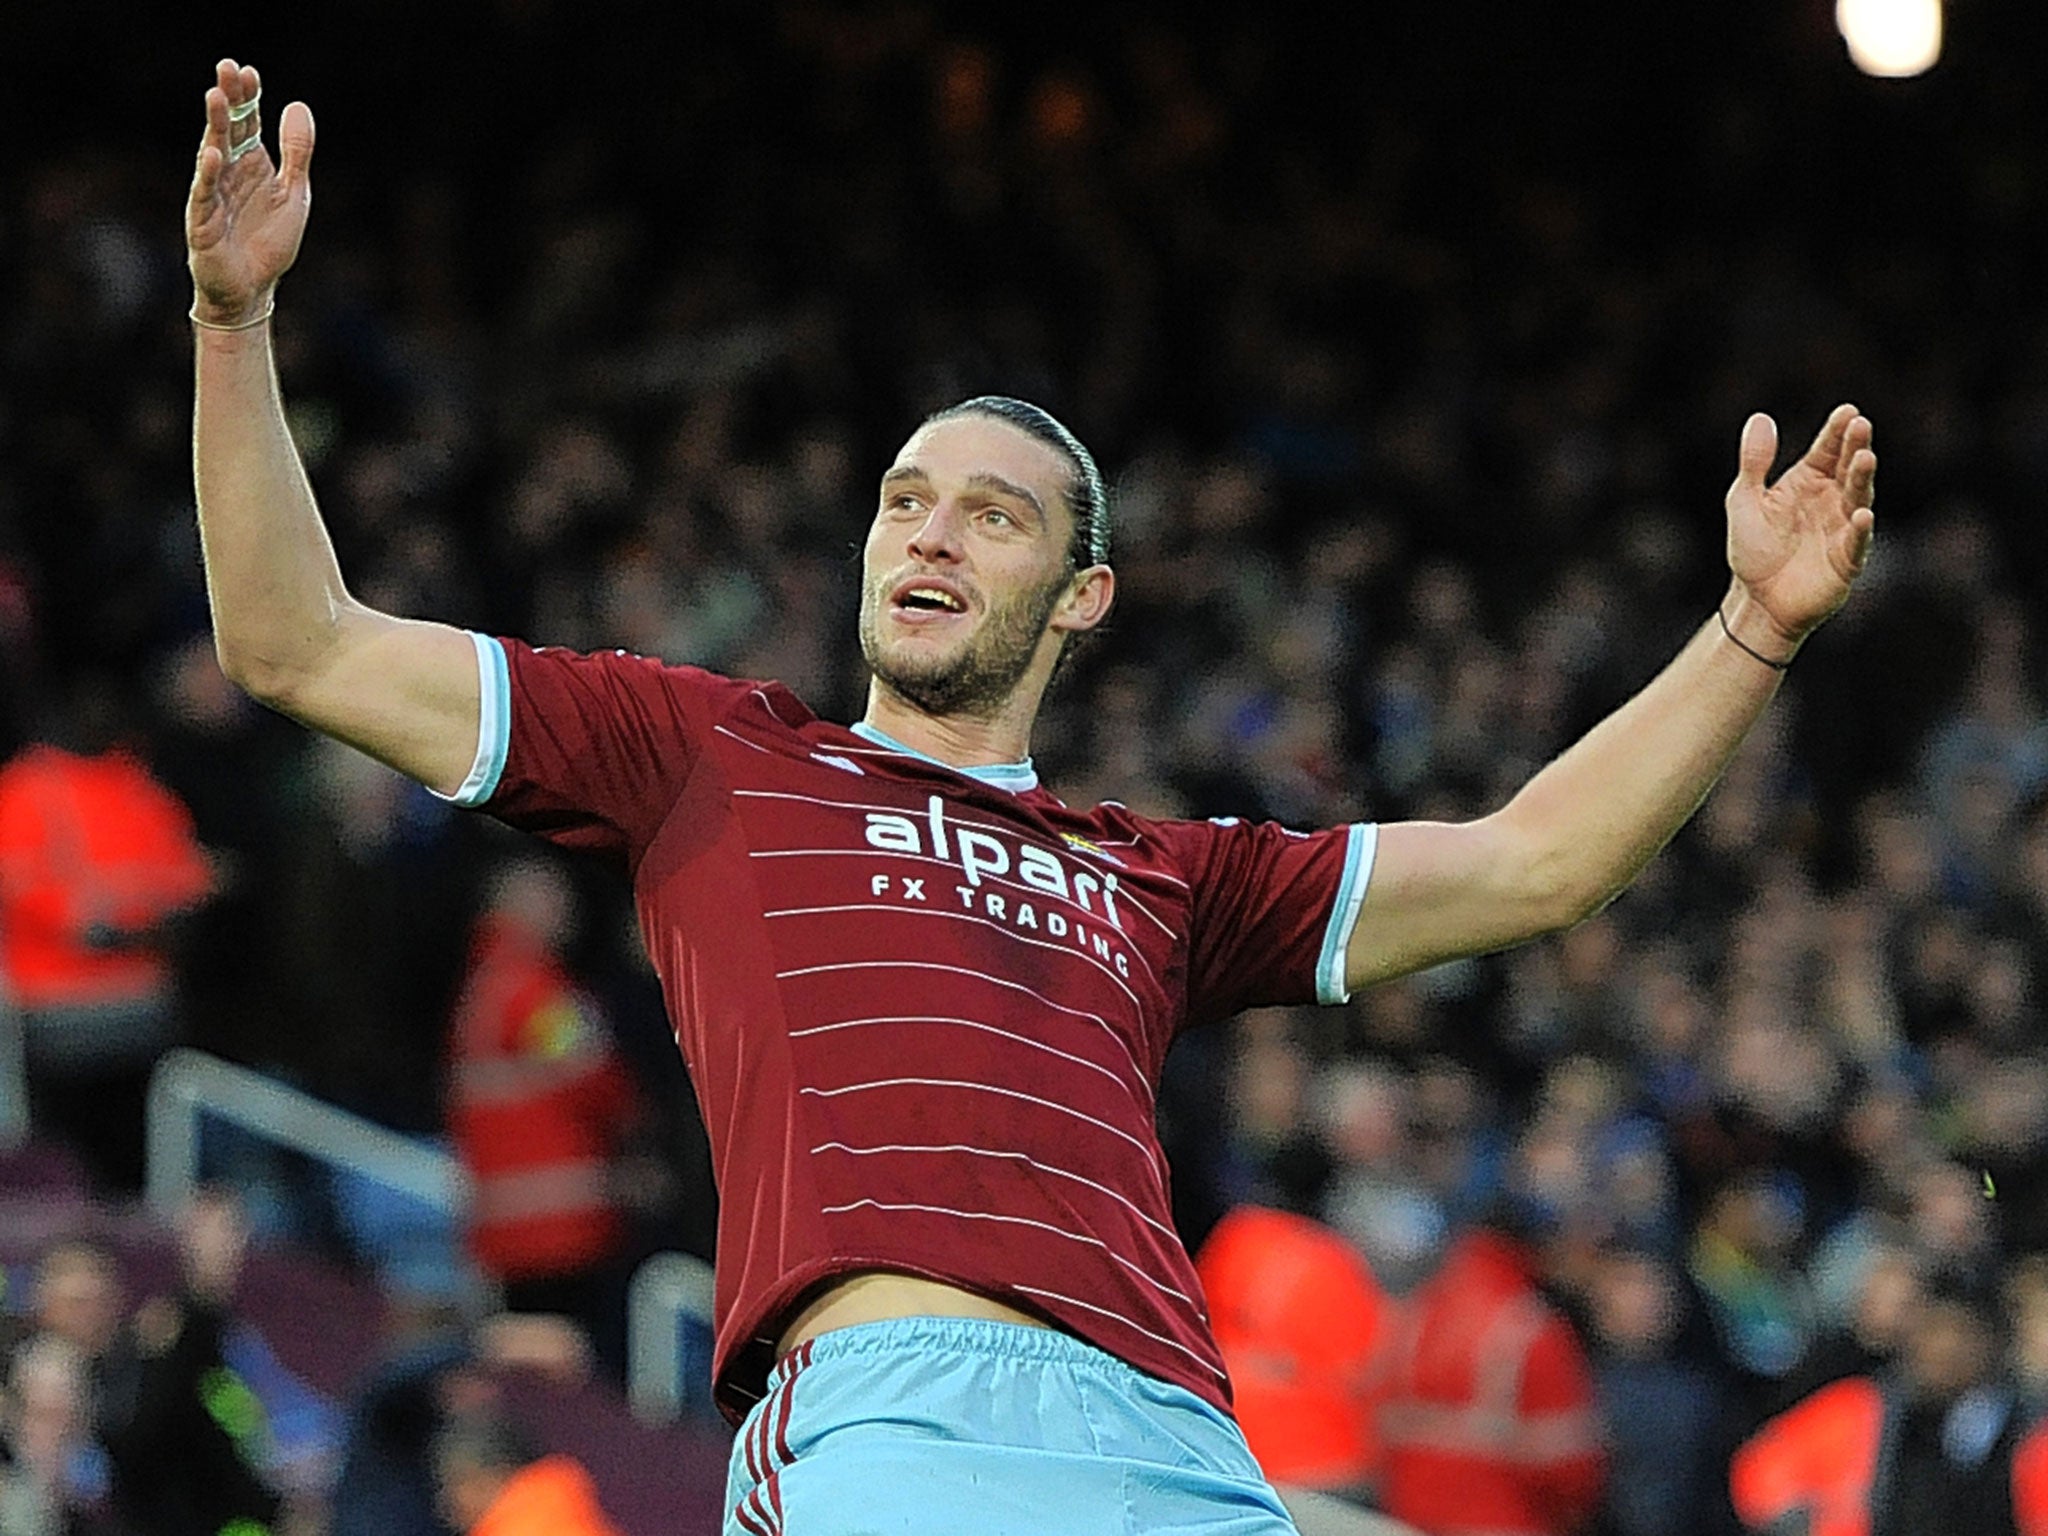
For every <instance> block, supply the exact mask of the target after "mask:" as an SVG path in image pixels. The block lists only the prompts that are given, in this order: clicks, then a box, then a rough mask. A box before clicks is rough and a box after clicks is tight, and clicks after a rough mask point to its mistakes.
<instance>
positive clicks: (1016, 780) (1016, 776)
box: [848, 720, 1038, 795]
mask: <svg viewBox="0 0 2048 1536" xmlns="http://www.w3.org/2000/svg"><path fill="white" fill-rule="evenodd" d="M848 729H849V730H851V731H852V732H853V734H854V735H856V736H858V737H860V738H861V739H862V740H863V741H871V742H873V743H874V744H875V745H876V746H878V747H887V748H888V749H889V750H890V751H891V752H901V753H902V754H903V755H904V756H905V757H914V758H917V759H919V760H920V761H923V762H927V763H937V764H938V765H939V767H941V768H950V769H952V770H953V772H955V773H964V774H966V775H967V777H968V778H970V779H974V780H977V781H978V782H980V783H983V784H986V785H988V786H990V787H991V788H993V789H1006V790H1008V791H1009V792H1010V793H1011V794H1013V795H1021V794H1023V793H1024V791H1025V790H1027V789H1036V788H1038V770H1037V769H1036V768H1034V767H1032V766H1031V759H1030V758H1028V757H1027V758H1024V759H1022V760H1021V761H1019V762H1014V763H981V764H977V765H976V766H974V767H971V768H963V767H962V766H960V765H959V764H958V763H948V762H944V761H942V760H941V759H939V758H936V757H933V756H932V755H931V754H930V753H929V752H920V751H918V750H917V748H915V747H906V746H905V745H904V744H903V743H902V742H900V741H898V740H897V739H896V738H895V737H894V736H891V735H889V734H888V732H886V731H878V730H876V729H875V728H874V727H873V726H872V725H869V724H868V723H867V721H865V720H856V721H855V722H854V723H853V724H852V725H851V726H849V727H848Z"/></svg>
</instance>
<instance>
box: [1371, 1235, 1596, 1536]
mask: <svg viewBox="0 0 2048 1536" xmlns="http://www.w3.org/2000/svg"><path fill="white" fill-rule="evenodd" d="M1381 1428H1382V1432H1383V1434H1384V1437H1385V1442H1386V1453H1385V1454H1386V1476H1385V1479H1384V1482H1383V1490H1384V1502H1385V1505H1386V1509H1387V1512H1388V1513H1389V1514H1391V1515H1393V1516H1394V1517H1395V1518H1396V1519H1400V1520H1405V1521H1407V1522H1408V1523H1409V1524H1411V1525H1415V1526H1419V1527H1420V1528H1421V1529H1423V1530H1425V1531H1428V1532H1430V1533H1431V1536H1482V1533H1483V1536H1563V1533H1566V1532H1570V1531H1574V1530H1577V1529H1578V1528H1579V1527H1580V1526H1581V1525H1582V1524H1583V1523H1584V1522H1585V1521H1586V1520H1587V1518H1588V1517H1589V1516H1590V1515H1591V1514H1592V1512H1593V1510H1594V1507H1595V1506H1596V1505H1597V1504H1598V1502H1599V1498H1600V1489H1601V1484H1602V1481H1603V1478H1604V1475H1605V1470H1606V1461H1605V1456H1604V1454H1603V1452H1602V1450H1601V1443H1600V1432H1599V1420H1598V1416H1597V1414H1596V1412H1595V1408H1594V1402H1593V1383H1592V1377H1591V1375H1590V1373H1589V1372H1588V1370H1587V1368H1586V1360H1585V1355H1584V1352H1583V1351H1582V1350H1581V1348H1580V1345H1579V1341H1578V1338H1577V1336H1576V1335H1575V1334H1574V1333H1573V1331H1572V1328H1571V1325H1570V1324H1569V1323H1567V1322H1566V1321H1565V1319H1564V1318H1563V1317H1562V1316H1560V1315H1559V1314H1558V1312H1557V1311H1556V1310H1555V1309H1554V1308H1552V1307H1551V1306H1550V1305H1549V1303H1548V1302H1546V1301H1545V1300H1544V1299H1543V1297H1542V1294H1541V1293H1540V1292H1539V1291H1538V1289H1537V1286H1536V1280H1535V1273H1534V1267H1533V1264H1532V1262H1531V1259H1530V1256H1529V1254H1528V1252H1527V1250H1526V1249H1524V1248H1523V1247H1522V1246H1521V1245H1520V1244H1518V1243H1516V1242H1514V1241H1513V1240H1512V1239H1510V1238H1508V1237H1506V1236H1503V1235H1502V1234H1500V1233H1497V1232H1492V1231H1486V1230H1481V1231H1477V1232H1472V1233H1468V1234H1467V1235H1466V1236H1465V1237H1463V1238H1461V1239H1459V1240H1458V1242H1456V1243H1455V1244H1453V1245H1452V1247H1451V1250H1450V1252H1449V1254H1448V1255H1447V1256H1446V1257H1445V1259H1444V1263H1443V1266H1442V1267H1441V1268H1440V1269H1439V1270H1438V1271H1437V1273H1436V1274H1435V1275H1434V1276H1432V1277H1431V1278H1430V1280H1429V1281H1428V1283H1427V1284H1425V1285H1424V1286H1423V1287H1422V1289H1421V1290H1420V1291H1419V1292H1418V1293H1417V1294H1416V1296H1415V1299H1414V1304H1413V1308H1412V1311H1411V1312H1410V1314H1409V1316H1408V1317H1407V1318H1406V1320H1405V1321H1404V1323H1403V1324H1402V1326H1401V1327H1400V1329H1399V1330H1398V1334H1397V1337H1396V1340H1395V1342H1394V1346H1393V1351H1392V1360H1391V1366H1390V1377H1389V1382H1388V1386H1387V1398H1386V1408H1385V1411H1384V1413H1383V1414H1382V1416H1381Z"/></svg>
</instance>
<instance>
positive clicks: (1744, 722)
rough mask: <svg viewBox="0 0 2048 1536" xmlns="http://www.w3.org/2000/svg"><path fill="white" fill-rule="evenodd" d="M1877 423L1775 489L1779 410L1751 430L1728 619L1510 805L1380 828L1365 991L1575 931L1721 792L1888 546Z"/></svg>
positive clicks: (1836, 438) (1851, 419)
mask: <svg viewBox="0 0 2048 1536" xmlns="http://www.w3.org/2000/svg"><path fill="white" fill-rule="evenodd" d="M1870 431H1871V429H1870V423H1869V422H1868V421H1867V420H1865V419H1864V418H1863V417H1862V416H1860V415H1858V414H1857V412H1856V409H1855V407H1854V406H1849V405H1843V406H1838V407H1837V408H1836V409H1835V411H1834V412H1833V414H1832V415H1830V416H1829V417H1828V420H1827V424H1826V425H1825V426H1823V427H1822V428H1821V430H1820V435H1819V436H1818V437H1816V438H1815V439H1814V442H1813V446H1812V447H1811V448H1809V449H1808V450H1807V451H1806V455H1805V457H1803V458H1802V459H1800V461H1799V462H1798V463H1797V464H1795V465H1793V466H1792V467H1791V468H1790V469H1788V470H1787V471H1786V472H1785V473H1784V474H1783V475H1782V476H1780V477H1779V479H1778V481H1777V483H1776V484H1774V485H1767V484H1766V477H1767V476H1768V475H1769V473H1770V468H1771V462H1772V460H1773V459H1774V458H1775V457H1776V454H1777V447H1778V434H1777V428H1776V427H1775V426H1774V425H1773V424H1772V422H1771V419H1770V418H1769V417H1768V416H1762V415H1757V416H1752V417H1750V419H1749V421H1748V422H1747V423H1746V424H1745V425H1744V427H1743V429H1742V449H1741V454H1740V458H1739V468H1738V471H1737V473H1736V477H1735V483H1734V484H1733V485H1732V486H1730V487H1729V490H1728V501H1727V506H1728V564H1729V570H1730V572H1731V578H1732V579H1731V581H1730V583H1729V588H1728V592H1727V595H1726V596H1725V597H1724V598H1723V599H1722V603H1721V612H1720V615H1719V616H1718V617H1715V618H1710V619H1708V620H1707V622H1706V623H1705V624H1704V625H1703V626H1702V627H1701V628H1700V630H1699V632H1698V633H1697V634H1695V635H1694V636H1693V638H1692V640H1691V641H1690V642H1688V644H1687V645H1686V647H1685V649H1684V650H1682V651H1680V652H1679V653H1678V655H1677V657H1676V658H1675V659H1674V660H1673V661H1672V662H1671V664H1670V665H1669V666H1667V667H1666V668H1665V669H1664V670H1663V671H1662V672H1660V673H1659V674H1658V675H1657V676H1656V678H1655V679H1653V680H1652V681H1651V682H1650V684H1649V685H1648V686H1647V687H1645V688H1644V689H1643V690H1642V692H1640V693H1638V694H1637V695H1636V696H1635V697H1634V698H1632V699H1630V700H1629V701H1628V703H1626V704H1624V705H1623V706H1622V707H1621V708H1620V709H1618V710H1616V711H1615V712H1614V713H1613V714H1612V715H1610V716H1608V717H1607V718H1606V719H1605V720H1603V721H1601V722H1600V724H1599V725H1597V726H1595V727H1594V728H1593V729H1592V730H1591V731H1589V732H1587V733H1586V735H1585V736H1584V737H1582V738H1581V739H1580V740H1579V741H1578V742H1577V743H1576V744H1575V745H1574V746H1572V747H1571V748H1570V750H1568V751H1567V752H1565V753H1564V755H1563V756H1561V757H1559V758H1558V759H1557V760H1556V761H1554V762H1552V763H1551V764H1550V765H1549V766H1548V767H1546V768H1544V769H1543V770H1542V772H1540V773H1538V774H1537V775H1536V776H1535V777H1534V778H1532V779H1531V780H1530V781H1529V782H1528V783H1527V784H1526V785H1524V786H1523V788H1522V789H1521V791H1520V792H1519V793H1517V794H1516V795H1515V797H1514V798H1513V799H1512V800H1510V801H1509V802H1508V803H1507V804H1506V805H1505V806H1503V807H1501V809H1500V810H1498V811H1495V812H1494V813H1493V814H1492V815H1490V816H1484V817H1481V818H1480V819H1479V820H1477V821H1471V822H1462V823H1455V824H1454V823H1447V822H1400V823H1394V824H1391V825H1388V826H1384V827H1382V828H1381V829H1380V836H1379V848H1378V853H1377V856H1376V858H1375V860H1374V863H1373V871H1372V883H1371V885H1370V886H1369V887H1368V889H1367V891H1366V897H1365V904H1364V907H1363V909H1362V910H1361V911H1360V913H1359V917H1358V923H1357V926H1356V928H1354V929H1353V931H1352V934H1351V940H1350V944H1349V946H1348V948H1347V950H1346V952H1345V982H1346V985H1347V986H1348V987H1350V988H1354V989H1355V988H1358V987H1363V986H1368V985H1370V984H1371V983H1373V982H1376V981H1384V980H1387V979H1388V978H1390V977H1394V976H1400V975H1404V974H1406V973H1407V972H1410V971H1415V970H1420V969H1422V968H1423V967H1425V966H1430V965H1435V964H1437V963H1439V962H1441V961H1444V960H1451V959H1455V958H1457V957H1458V956H1461V955H1472V954H1483V953H1486V952H1488V951H1491V950H1497V949H1506V948H1508V947H1510V946H1512V945H1515V944H1519V943H1522V942H1523V941H1524V940H1527V939H1532V938H1535V937H1537V936H1538V935H1539V934H1544V933H1549V932H1552V931H1554V930H1556V929H1559V928H1567V927H1570V926H1571V925H1572V924H1573V923H1576V922H1578V921H1579V920H1580V919H1582V918H1585V917H1587V916H1590V915H1591V914H1592V913H1594V912H1597V911H1598V910H1599V909H1600V908H1601V907H1603V906H1605V905H1606V904H1607V903H1608V902H1610V901H1612V900H1613V899H1614V898H1615V897H1616V896H1617V895H1619V894H1620V893H1621V892H1622V890H1623V889H1624V888H1625V887H1626V886H1627V885H1628V883H1629V882H1630V881H1631V880H1633V879H1634V878H1635V877H1636V875H1637V873H1638V872H1640V871H1641V869H1642V867H1643V866H1644V865H1645V864H1647V863H1648V862H1649V861H1650V858H1651V856H1652V855H1653V854H1655V853H1656V852H1657V850H1658V849H1660V848H1662V847H1663V846H1664V845H1665V843H1667V842H1669V841H1670V840H1671V838H1672V836H1673V834H1675V833H1676V832H1677V831H1678V829H1679V828H1680V827H1681V826H1683V825H1684V824H1685V821H1686V818H1687V817H1689V816H1690V815H1691V814H1692V813H1693V811H1694V810H1695V809H1696V808H1697V807H1698V805H1699V803H1700V802H1701V801H1702V800H1704V799H1705V798H1706V795H1707V791H1708V790H1709V789H1711V788H1712V787H1713V785H1714V783H1715V781H1716V780H1717V779H1719V778H1720V776H1721V772H1722V770H1723V769H1724V768H1726V767H1727V764H1728V759H1729V758H1730V757H1732V756H1733V755H1734V753H1735V749H1736V748H1737V747H1739V746H1740V745H1741V744H1742V740H1743V738H1744V737H1745V736H1747V735H1748V734H1749V729H1750V727H1751V726H1753V725H1754V724H1755V723H1756V721H1757V718H1758V717H1759V716H1760V715H1761V714H1762V713H1763V710H1764V706H1765V705H1767V704H1769V703H1770V701H1771V698H1772V696H1773V695H1775V694H1776V693H1777V691H1778V684H1779V682H1780V680H1781V678H1782V676H1783V673H1782V670H1781V669H1780V667H1779V666H1777V665H1774V664H1775V663H1782V662H1789V661H1790V660H1791V658H1792V656H1793V654H1794V653H1795V652H1797V650H1798V649H1799V647H1800V645H1801V644H1802V643H1804V641H1805V639H1806V637H1807V636H1808V635H1809V634H1811V633H1812V632H1813V631H1814V630H1815V629H1816V628H1818V627H1819V625H1820V624H1821V623H1822V621H1824V620H1825V619H1826V618H1827V617H1828V616H1829V615H1830V614H1832V613H1833V612H1834V611H1835V610H1836V609H1837V608H1839V607H1841V606H1842V604H1843V603H1844V602H1845V601H1846V600H1847V599H1848V596H1849V590H1850V588H1851V587H1852V586H1853V585H1854V583H1855V580H1856V577H1857V575H1858V574H1859V573H1860V572H1861V571H1862V569H1863V564H1864V561H1865V560H1866V559H1867V558H1868V556H1869V553H1870V541H1871V534H1872V530H1873V529H1874V527H1875V519H1874V516H1873V514H1872V512H1871V494H1872V488H1873V482H1874V478H1875V476H1876V472H1877V456H1876V455H1875V454H1874V453H1873V452H1872V451H1871V448H1870Z"/></svg>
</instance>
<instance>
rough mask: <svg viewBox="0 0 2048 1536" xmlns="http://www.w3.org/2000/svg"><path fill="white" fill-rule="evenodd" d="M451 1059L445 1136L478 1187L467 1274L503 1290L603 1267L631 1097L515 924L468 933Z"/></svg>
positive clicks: (567, 991) (572, 993)
mask: <svg viewBox="0 0 2048 1536" xmlns="http://www.w3.org/2000/svg"><path fill="white" fill-rule="evenodd" d="M453 1048H454V1062H453V1067H452V1071H451V1084H450V1103H449V1116H448V1119H449V1128H450V1130H451V1131H452V1132H453V1134H454V1138H455V1142H456V1146H457V1148H458V1149H459V1150H460V1152H461V1154H462V1159H463V1162H464V1163H465V1164H466V1165H467V1166H468V1168H469V1172H470V1177H471V1178H472V1179H473V1180H474V1182H475V1185H476V1198H475V1203H474V1205H473V1207H472V1211H473V1214H472V1218H471V1227H470V1245H471V1247H472V1248H473V1249H474V1251H475V1253H476V1256H477V1261H478V1262H479V1263H481V1264H482V1265H483V1266H484V1268H485V1269H487V1270H488V1271H489V1272H490V1273H491V1274H493V1275H494V1276H496V1277H498V1278H499V1279H501V1280H526V1279H534V1278H540V1277H545V1276H550V1275H563V1274H571V1273H575V1272H577V1271H579V1270H583V1269H586V1268H588V1267H590V1266H592V1265H595V1264H598V1263H601V1262H602V1261H603V1260H604V1259H606V1258H607V1257H609V1256H610V1255H611V1254H612V1253H613V1251H614V1250H616V1249H617V1247H618V1246H619V1244H620V1243H621V1242H622V1241H623V1239H624V1236H625V1223H624V1219H623V1218H622V1217H621V1215H620V1213H619V1211H618V1208H617V1206H616V1205H615V1204H614V1202H613V1200H612V1198H611V1195H610V1193H609V1188H608V1186H609V1166H610V1162H611V1158H612V1156H613V1154H614V1152H615V1150H616V1148H617V1145H618V1140H619V1136H620V1132H621V1128H622V1127H623V1125H624V1124H625V1123H626V1121H627V1120H628V1118H629V1117H630V1115H631V1113H632V1111H633V1107H634V1097H633V1091H632V1085H631V1082H630V1080H629V1079H628V1077H627V1075H626V1071H625V1068H624V1067H623V1066H622V1065H621V1064H620V1062H619V1060H618V1057H617V1056H616V1054H615V1053H614V1052H613V1050H612V1048H611V1042H610V1038H609V1036H608V1034H607V1032H606V1029H605V1026H604V1022H603V1020H602V1019H601V1018H600V1017H599V1016H598V1015H597V1012H596V1009H595V1007H594V1005H593V1004H592V1003H591V1002H590V1000H589V999H588V998H586V997H585V996H583V994H582V993H580V992H579V991H578V990H577V988H576V986H575V983H574V981H573V979H572V978H571V977H570V975H569V973H568V971H567V969H566V968H565V967H564V966H563V964H562V961H561V959H560V957H559V956H557V955H556V953H555V952H554V950H553V949H552V948H550V947H549V945H548V944H547V943H546V942H545V941H544V940H543V939H541V938H540V937H539V936H537V935H535V934H533V933H531V932H529V931H528V930H527V929H526V928H525V927H524V926H522V925H521V924H520V923H518V922H517V921H516V920H513V919H511V918H509V917H506V916H503V915H499V914H494V915H491V916H488V917H486V918H485V919H484V920H483V921H482V922H481V923H480V924H478V927H477V934H476V939H475V942H474V944H473V946H472V949H471V954H470V964H469V972H468V975H467V978H466V980H465V982H464V985H463V992H462V1000H461V1002H460V1003H459V1004H458V1006H457V1009H456V1015H455V1031H454V1047H453Z"/></svg>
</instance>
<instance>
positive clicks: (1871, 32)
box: [1835, 0, 1941, 80]
mask: <svg viewBox="0 0 2048 1536" xmlns="http://www.w3.org/2000/svg"><path fill="white" fill-rule="evenodd" d="M1835 25H1836V27H1838V28H1839V29H1840V30H1841V33H1842V40H1843V41H1844V42H1846V43H1847V44H1848V45H1849V57H1850V58H1851V59H1852V60H1854V61H1855V64H1856V67H1857V68H1858V69H1860V70H1862V71H1863V73H1865V74H1866V75H1877V76H1880V77H1882V78H1884V79H1888V80H1903V79H1905V78H1906V77H1908V76H1910V75H1918V74H1924V73H1926V72H1927V71H1928V70H1929V69H1932V68H1933V67H1934V61H1935V60H1937V59H1939V58H1940V57H1941V0H1835Z"/></svg>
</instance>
